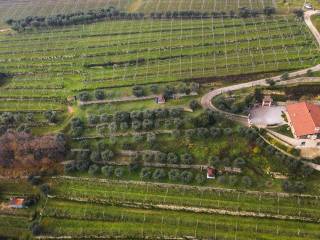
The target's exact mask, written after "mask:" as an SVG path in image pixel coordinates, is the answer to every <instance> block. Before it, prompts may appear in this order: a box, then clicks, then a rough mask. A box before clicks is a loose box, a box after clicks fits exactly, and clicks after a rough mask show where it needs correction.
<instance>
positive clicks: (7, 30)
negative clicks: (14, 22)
mask: <svg viewBox="0 0 320 240" xmlns="http://www.w3.org/2000/svg"><path fill="white" fill-rule="evenodd" d="M9 31H11V29H10V28H3V29H0V32H9Z"/></svg>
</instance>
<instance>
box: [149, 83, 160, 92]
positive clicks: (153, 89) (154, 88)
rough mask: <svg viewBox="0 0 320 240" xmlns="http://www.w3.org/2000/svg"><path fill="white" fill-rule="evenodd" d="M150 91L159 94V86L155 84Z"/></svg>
mask: <svg viewBox="0 0 320 240" xmlns="http://www.w3.org/2000/svg"><path fill="white" fill-rule="evenodd" d="M150 90H151V92H152V93H153V94H157V93H158V91H159V86H158V85H155V84H153V85H151V86H150Z"/></svg>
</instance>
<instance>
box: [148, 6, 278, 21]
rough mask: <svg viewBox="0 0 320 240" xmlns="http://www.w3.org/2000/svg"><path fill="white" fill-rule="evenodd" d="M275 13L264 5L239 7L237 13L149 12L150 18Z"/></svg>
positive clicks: (234, 16)
mask: <svg viewBox="0 0 320 240" xmlns="http://www.w3.org/2000/svg"><path fill="white" fill-rule="evenodd" d="M275 13H276V9H275V8H274V7H268V6H267V7H265V8H264V9H263V10H258V9H250V8H247V7H241V8H239V11H238V13H236V12H235V11H229V12H224V11H220V12H201V11H167V12H152V13H150V18H152V19H172V18H174V19H175V18H176V19H181V18H183V19H192V18H224V17H230V18H237V17H240V18H248V17H257V16H259V15H260V14H264V15H266V16H271V15H272V14H275Z"/></svg>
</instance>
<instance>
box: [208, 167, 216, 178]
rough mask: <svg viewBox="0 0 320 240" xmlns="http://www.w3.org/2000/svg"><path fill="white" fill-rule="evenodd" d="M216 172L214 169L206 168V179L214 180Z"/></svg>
mask: <svg viewBox="0 0 320 240" xmlns="http://www.w3.org/2000/svg"><path fill="white" fill-rule="evenodd" d="M216 174H217V170H216V169H215V168H214V167H207V179H215V178H216Z"/></svg>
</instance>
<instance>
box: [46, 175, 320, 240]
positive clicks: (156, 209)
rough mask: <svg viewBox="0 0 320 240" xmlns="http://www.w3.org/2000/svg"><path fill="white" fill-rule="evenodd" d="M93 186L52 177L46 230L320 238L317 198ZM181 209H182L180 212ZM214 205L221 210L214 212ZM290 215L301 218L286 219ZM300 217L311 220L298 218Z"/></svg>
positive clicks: (147, 186)
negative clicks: (264, 216)
mask: <svg viewBox="0 0 320 240" xmlns="http://www.w3.org/2000/svg"><path fill="white" fill-rule="evenodd" d="M87 184H88V186H89V185H90V187H88V186H87ZM92 184H93V182H92V181H90V182H85V181H84V182H83V181H79V182H78V181H70V180H54V187H55V194H56V195H55V196H56V199H52V200H49V201H48V203H47V205H46V208H45V210H44V212H43V218H42V221H41V225H42V226H43V228H44V231H45V232H46V234H48V235H53V236H61V235H72V236H83V235H84V236H90V235H91V236H92V235H95V236H97V235H104V236H107V235H112V236H125V235H126V234H128V236H136V237H142V236H144V237H151V236H167V237H185V236H194V237H197V238H209V237H212V238H219V237H223V238H224V239H234V238H236V239H261V238H263V239H317V238H318V237H319V232H318V230H317V229H318V225H317V224H316V223H315V222H316V221H317V219H318V218H319V213H318V212H316V211H313V210H314V209H316V208H317V207H316V206H317V205H318V204H319V202H318V200H317V199H316V198H309V197H296V198H295V197H288V196H281V195H278V196H277V195H274V196H273V195H268V194H262V195H261V194H254V193H241V192H237V191H234V192H228V191H223V190H213V189H211V190H210V189H201V188H200V189H197V188H193V189H191V188H190V189H188V187H182V186H180V187H179V186H175V187H170V186H165V185H164V186H161V185H153V184H151V183H150V184H142V185H140V184H137V185H136V184H134V183H124V182H123V183H120V182H118V183H116V182H115V181H112V182H108V181H107V182H106V183H101V182H100V183H99V182H95V186H94V187H93V185H92ZM66 192H68V194H66ZM211 204H212V205H211ZM297 206H298V207H297ZM181 207H182V208H183V211H181V210H182V209H181V210H180V211H179V210H178V209H179V208H181ZM197 207H198V208H197ZM199 208H200V209H202V211H200V210H199ZM213 209H215V210H217V209H219V210H221V211H225V212H224V214H221V212H220V214H217V213H214V212H212V210H213ZM308 209H309V210H310V211H309V210H308ZM173 210H175V211H173ZM199 211H200V212H199ZM209 213H210V214H209ZM268 213H269V214H270V216H269V217H268V218H261V214H268ZM243 214H252V215H251V216H249V215H247V216H246V217H244V216H243ZM277 216H282V217H283V218H284V219H287V221H284V220H283V219H280V218H277ZM290 216H291V217H297V218H300V221H297V220H293V219H292V220H288V219H289V218H290ZM304 217H306V218H308V217H311V219H313V220H311V221H310V220H302V219H303V218H304ZM272 218H274V219H272ZM313 221H315V222H314V223H312V222H313Z"/></svg>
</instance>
